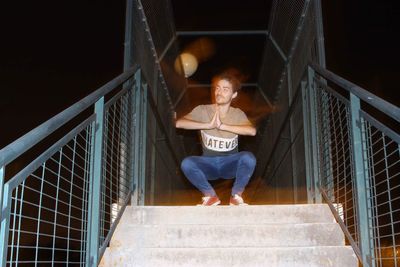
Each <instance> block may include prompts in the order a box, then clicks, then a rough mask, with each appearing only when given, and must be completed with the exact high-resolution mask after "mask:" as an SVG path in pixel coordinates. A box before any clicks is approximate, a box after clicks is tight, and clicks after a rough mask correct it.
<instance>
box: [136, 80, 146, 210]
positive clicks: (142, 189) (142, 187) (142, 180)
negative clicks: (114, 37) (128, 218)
mask: <svg viewBox="0 0 400 267" xmlns="http://www.w3.org/2000/svg"><path fill="white" fill-rule="evenodd" d="M147 88H148V87H147V84H146V83H145V84H143V86H142V90H143V91H142V93H141V96H142V99H141V105H140V108H141V116H140V158H139V160H140V166H139V167H140V170H139V173H140V174H139V187H138V191H139V203H138V204H139V205H141V206H143V205H144V204H145V196H146V151H147V142H146V140H147V106H148V105H147Z"/></svg>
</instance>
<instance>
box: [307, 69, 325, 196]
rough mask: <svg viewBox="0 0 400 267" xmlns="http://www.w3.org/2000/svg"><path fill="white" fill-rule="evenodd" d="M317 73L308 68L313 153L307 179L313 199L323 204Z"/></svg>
mask: <svg viewBox="0 0 400 267" xmlns="http://www.w3.org/2000/svg"><path fill="white" fill-rule="evenodd" d="M314 77H315V72H314V70H313V69H312V68H311V67H308V73H307V85H308V87H307V91H308V92H307V95H308V101H309V108H310V109H309V115H308V116H309V131H310V133H309V134H310V135H309V137H310V138H311V139H310V141H311V143H310V145H311V151H310V152H309V153H310V163H311V165H310V167H311V170H310V174H311V177H307V179H311V183H310V184H311V186H312V189H313V198H314V202H315V203H321V202H322V196H321V192H320V185H321V181H320V177H319V151H318V127H319V125H318V121H317V108H318V107H317V101H316V97H317V95H316V92H315V83H314Z"/></svg>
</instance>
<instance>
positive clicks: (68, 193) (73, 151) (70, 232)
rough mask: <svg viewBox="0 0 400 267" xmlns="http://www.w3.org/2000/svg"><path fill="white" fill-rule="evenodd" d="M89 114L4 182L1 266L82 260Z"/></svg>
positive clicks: (90, 137) (90, 140)
mask: <svg viewBox="0 0 400 267" xmlns="http://www.w3.org/2000/svg"><path fill="white" fill-rule="evenodd" d="M93 118H94V116H91V118H90V119H88V120H86V121H85V122H84V123H82V124H81V125H80V126H78V127H77V128H76V129H75V130H74V131H72V132H71V133H70V134H68V135H66V136H65V137H64V138H63V139H62V140H61V141H59V142H58V143H56V144H55V145H53V146H52V148H50V149H49V150H48V151H46V152H45V153H43V154H42V156H40V157H39V158H38V159H37V160H35V161H34V162H32V163H31V164H30V165H28V166H27V167H26V168H25V169H24V170H22V171H21V172H20V173H19V174H17V175H16V176H15V177H14V178H13V179H12V180H10V181H9V182H8V183H6V185H5V188H7V189H8V190H9V192H10V195H11V199H10V200H11V201H10V205H9V207H10V220H9V234H8V236H9V238H8V254H7V265H9V266H14V265H15V266H17V265H26V266H60V265H63V266H66V265H74V266H81V265H84V264H85V261H86V236H87V217H88V196H89V193H88V192H89V188H88V187H89V183H90V169H91V167H92V165H91V161H90V154H91V151H92V144H93Z"/></svg>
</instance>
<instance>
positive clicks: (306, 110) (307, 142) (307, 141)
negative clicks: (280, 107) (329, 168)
mask: <svg viewBox="0 0 400 267" xmlns="http://www.w3.org/2000/svg"><path fill="white" fill-rule="evenodd" d="M301 92H302V100H303V101H302V102H303V131H304V156H305V166H306V186H307V203H310V204H311V203H313V202H314V198H313V195H314V194H313V187H312V179H311V177H312V164H311V149H310V148H311V133H310V118H309V116H310V103H309V102H310V101H309V96H308V91H307V85H306V82H304V81H303V82H301Z"/></svg>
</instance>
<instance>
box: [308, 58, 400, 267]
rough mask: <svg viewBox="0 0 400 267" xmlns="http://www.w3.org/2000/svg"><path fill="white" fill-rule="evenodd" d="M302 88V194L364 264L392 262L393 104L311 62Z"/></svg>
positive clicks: (399, 160) (396, 112)
mask: <svg viewBox="0 0 400 267" xmlns="http://www.w3.org/2000/svg"><path fill="white" fill-rule="evenodd" d="M302 87H303V100H304V112H306V113H307V112H308V115H307V116H306V119H305V140H308V143H307V144H306V152H307V153H306V161H307V162H306V164H307V170H308V175H307V176H308V183H307V184H308V192H309V195H310V196H311V197H312V199H313V201H315V202H320V201H325V202H327V203H328V204H329V206H330V207H331V209H332V211H333V212H334V214H335V217H336V219H337V220H338V222H339V224H340V225H341V226H342V228H343V230H344V232H345V234H346V237H347V240H348V242H349V243H350V244H351V245H352V246H353V248H354V251H355V252H356V254H357V256H358V257H359V259H360V261H361V262H362V263H363V265H364V266H378V267H384V266H400V254H399V253H400V251H399V250H400V216H399V215H400V179H399V175H400V149H399V144H400V135H399V134H398V131H394V130H393V129H391V128H390V127H388V125H395V127H394V129H396V128H397V127H398V122H400V109H399V108H398V107H396V106H394V105H392V104H390V103H388V102H386V101H384V100H383V99H381V98H379V97H377V96H375V95H373V94H371V93H369V92H368V91H366V90H364V89H362V88H361V87H359V86H357V85H355V84H353V83H351V82H349V81H347V80H345V79H343V78H341V77H339V76H338V75H336V74H334V73H332V72H330V71H327V70H326V69H324V68H322V67H320V66H318V65H315V64H311V66H310V67H309V69H308V77H307V82H303V84H302ZM396 125H397V126H396ZM392 128H393V127H392ZM307 145H308V147H307Z"/></svg>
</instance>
